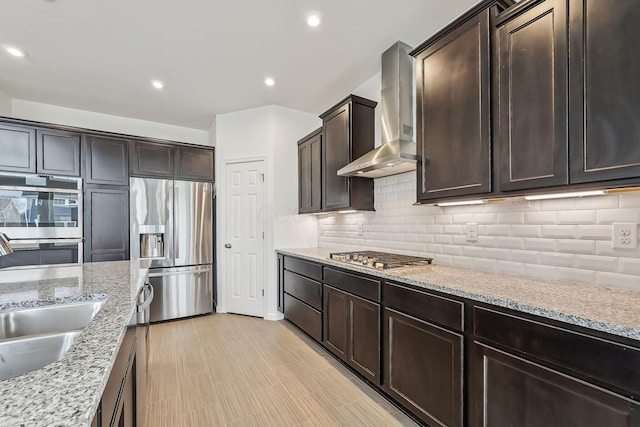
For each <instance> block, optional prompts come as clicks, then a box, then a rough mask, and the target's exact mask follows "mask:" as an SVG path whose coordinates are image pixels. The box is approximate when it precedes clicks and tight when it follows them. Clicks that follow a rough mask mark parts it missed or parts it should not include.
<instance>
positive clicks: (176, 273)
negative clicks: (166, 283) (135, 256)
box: [149, 267, 211, 278]
mask: <svg viewBox="0 0 640 427" xmlns="http://www.w3.org/2000/svg"><path fill="white" fill-rule="evenodd" d="M210 271H211V267H203V268H198V269H191V270H182V271H167V272H165V273H150V274H149V278H151V277H168V276H180V275H184V274H200V273H208V272H210Z"/></svg>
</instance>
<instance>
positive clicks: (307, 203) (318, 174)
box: [298, 133, 322, 213]
mask: <svg viewBox="0 0 640 427" xmlns="http://www.w3.org/2000/svg"><path fill="white" fill-rule="evenodd" d="M321 165H322V134H321V133H318V134H316V135H314V136H312V137H311V138H310V139H308V140H306V141H304V142H301V143H300V144H299V145H298V202H299V203H298V205H299V212H300V213H311V212H319V211H320V209H321V206H322V171H321V169H322V168H321Z"/></svg>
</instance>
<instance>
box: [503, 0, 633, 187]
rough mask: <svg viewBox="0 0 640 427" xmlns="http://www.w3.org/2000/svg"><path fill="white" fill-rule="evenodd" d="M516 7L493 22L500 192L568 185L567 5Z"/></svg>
mask: <svg viewBox="0 0 640 427" xmlns="http://www.w3.org/2000/svg"><path fill="white" fill-rule="evenodd" d="M530 5H533V6H532V7H531V6H530ZM519 6H521V7H519V8H518V10H515V9H516V7H514V12H517V13H509V12H507V13H505V15H507V14H508V16H505V19H501V17H499V18H498V22H497V24H498V43H499V45H498V60H499V97H500V113H499V131H498V137H497V141H496V144H497V150H496V151H497V153H498V164H499V168H500V189H501V190H503V191H512V190H525V189H535V188H542V187H549V186H557V185H566V184H568V183H569V174H568V162H567V151H568V129H567V102H568V100H567V84H568V82H567V74H568V65H569V64H568V60H567V43H568V42H567V37H568V36H567V17H568V15H567V0H544V1H542V2H538V3H536V2H528V3H526V4H524V3H523V4H522V5H519ZM522 6H529V7H525V8H522ZM639 153H640V151H639Z"/></svg>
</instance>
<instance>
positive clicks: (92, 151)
mask: <svg viewBox="0 0 640 427" xmlns="http://www.w3.org/2000/svg"><path fill="white" fill-rule="evenodd" d="M83 142H84V144H83V154H84V162H85V179H86V182H87V184H107V185H129V141H127V140H124V139H116V138H105V137H100V136H95V135H85V137H84V141H83Z"/></svg>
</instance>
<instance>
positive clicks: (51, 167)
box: [36, 129, 80, 176]
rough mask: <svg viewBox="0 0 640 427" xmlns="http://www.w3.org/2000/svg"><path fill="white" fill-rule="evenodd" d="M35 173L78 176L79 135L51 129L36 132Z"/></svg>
mask: <svg viewBox="0 0 640 427" xmlns="http://www.w3.org/2000/svg"><path fill="white" fill-rule="evenodd" d="M36 149H37V153H38V154H37V161H36V172H37V173H39V174H44V175H65V176H80V134H77V133H73V132H66V131H61V130H53V129H37V130H36Z"/></svg>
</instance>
